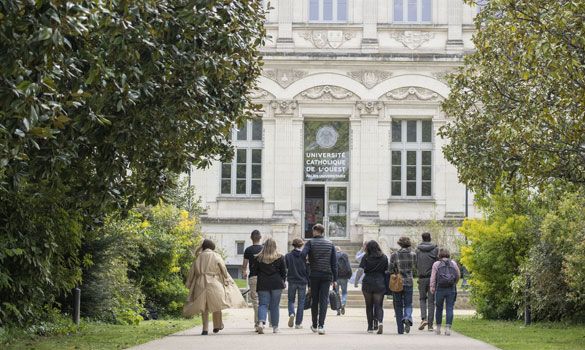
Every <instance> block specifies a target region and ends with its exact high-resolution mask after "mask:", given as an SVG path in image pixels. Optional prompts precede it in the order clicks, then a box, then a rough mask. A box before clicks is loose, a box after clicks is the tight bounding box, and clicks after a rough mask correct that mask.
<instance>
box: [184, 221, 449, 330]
mask: <svg viewBox="0 0 585 350" xmlns="http://www.w3.org/2000/svg"><path fill="white" fill-rule="evenodd" d="M324 232H325V228H324V227H323V225H321V224H316V225H315V226H314V227H313V238H312V239H311V240H308V241H306V242H304V241H303V240H301V239H298V238H297V239H294V240H293V242H292V246H293V249H292V251H290V252H289V253H287V254H286V255H285V254H282V253H280V252H279V250H278V247H277V244H276V241H275V240H274V239H272V238H267V239H266V240H265V241H264V242H263V243H261V240H262V236H261V234H260V232H259V231H258V230H254V231H253V232H252V234H251V236H250V238H251V240H252V245H251V246H249V247H247V248H246V249H245V251H244V262H243V265H242V272H243V276H244V278H247V279H248V285H249V288H250V290H249V297H250V299H251V301H252V305H253V308H254V328H255V330H256V332H257V333H258V334H264V333H265V331H266V327H267V326H268V327H272V332H273V333H279V332H280V330H279V319H280V299H281V296H282V291H283V290H284V289H285V288H286V287H287V284H288V326H289V327H291V328H292V327H294V328H295V329H301V328H303V326H302V324H303V314H304V309H305V298H306V296H307V295H309V296H310V297H311V327H310V328H311V330H312V331H313V332H314V333H318V334H321V335H323V334H325V319H326V316H327V308H328V305H329V294H330V288H333V290H336V291H337V293H338V294H339V293H340V292H339V291H340V290H341V293H340V294H341V298H340V299H341V303H340V306H339V307H338V315H340V314H344V313H345V305H346V302H347V286H348V283H349V282H352V283H353V284H354V285H355V286H356V287H357V286H358V284H360V283H361V285H362V293H363V295H364V300H365V304H366V318H367V324H368V326H367V332H369V333H373V332H376V333H377V334H383V331H384V327H383V321H384V307H383V303H384V299H385V295H389V294H390V295H392V299H393V305H394V311H395V315H396V321H397V325H398V329H397V330H398V333H399V334H404V333H409V332H410V328H411V327H412V326H413V318H412V309H413V308H412V297H413V288H414V276H415V275H417V276H418V287H419V293H420V306H421V318H422V321H421V324H420V326H419V330H424V329H425V328H428V330H429V331H433V330H435V332H436V334H441V325H442V313H443V307H444V305H445V308H446V326H445V334H446V335H450V334H451V325H452V324H453V308H454V304H455V299H456V296H457V287H456V286H457V282H458V280H459V278H460V272H459V268H458V266H457V263H455V262H454V261H453V260H451V259H450V253H449V251H448V250H447V249H444V248H442V249H439V248H438V247H437V246H436V245H435V244H433V243H431V235H430V234H429V233H423V235H422V240H423V242H422V243H421V244H419V245H418V246H417V247H416V249H413V247H412V246H411V245H412V244H411V240H410V239H409V238H408V237H401V238H400V239H399V240H398V242H397V243H398V245H399V246H400V249H399V250H398V251H396V252H393V253H392V254H391V255H390V257H388V256H387V255H385V254H384V253H383V251H382V249H381V247H380V245H379V244H378V242H376V241H374V240H372V241H368V242H366V243H364V246H363V248H362V250H360V252H358V254H357V255H356V259H357V260H358V261H359V269H358V270H357V271H356V272H355V273H352V269H351V265H350V263H349V257H348V256H347V254H346V253H344V252H342V251H341V250H340V249H339V248H337V249H336V247H335V245H334V244H333V243H332V242H331V241H330V240H329V239H327V238H325V237H324ZM214 249H215V245H214V244H213V242H211V241H210V240H208V239H206V240H204V241H203V244H202V245H201V247H200V248H199V249H198V252H197V254H196V259H195V261H194V263H193V266H192V268H191V272H190V273H189V278H188V280H187V287H188V288H189V290H190V293H189V298H188V301H187V304H186V305H185V307H184V314H185V315H187V316H191V315H197V314H201V315H202V320H203V331H202V334H203V335H207V334H208V330H209V313H212V315H213V317H212V319H213V332H214V333H217V332H219V331H220V330H222V329H223V323H222V319H221V310H223V309H226V308H236V307H242V306H243V305H245V304H246V303H245V301H244V299H243V297H242V295H241V293H240V292H239V289H237V287H236V285H235V283H234V281H233V279H232V278H231V277H230V276H229V274H228V273H227V269H226V267H225V263H224V262H223V259H222V258H221V257H220V256H219V254H217V253H216V252H215V251H214ZM391 275H396V276H400V280H401V282H402V283H401V288H400V290H394V291H390V290H389V279H390V276H391ZM433 317H434V318H435V320H434V321H435V322H433ZM433 323H435V328H433Z"/></svg>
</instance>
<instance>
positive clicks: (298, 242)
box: [292, 238, 305, 248]
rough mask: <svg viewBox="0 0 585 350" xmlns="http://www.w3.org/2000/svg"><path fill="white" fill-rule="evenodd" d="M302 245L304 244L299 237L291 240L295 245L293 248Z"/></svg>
mask: <svg viewBox="0 0 585 350" xmlns="http://www.w3.org/2000/svg"><path fill="white" fill-rule="evenodd" d="M303 245H305V242H303V240H302V239H300V238H295V239H293V241H292V246H293V247H295V248H300V247H302V246H303Z"/></svg>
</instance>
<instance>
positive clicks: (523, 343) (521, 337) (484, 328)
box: [453, 317, 585, 350]
mask: <svg viewBox="0 0 585 350" xmlns="http://www.w3.org/2000/svg"><path fill="white" fill-rule="evenodd" d="M453 329H454V330H455V331H457V332H459V333H461V334H465V335H466V336H469V337H471V338H475V339H479V340H481V341H484V342H486V343H489V344H492V345H494V346H496V347H498V348H500V349H503V350H534V349H538V350H583V349H585V324H577V325H569V324H565V323H535V324H532V325H531V326H528V327H526V326H524V323H523V322H520V321H488V320H482V319H478V318H475V317H460V318H457V319H456V320H455V322H453Z"/></svg>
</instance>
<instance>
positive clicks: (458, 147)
mask: <svg viewBox="0 0 585 350" xmlns="http://www.w3.org/2000/svg"><path fill="white" fill-rule="evenodd" d="M469 2H470V3H471V2H472V1H469ZM475 24H476V28H477V33H476V34H475V35H474V38H473V42H474V44H475V48H476V51H474V52H473V53H472V54H470V55H468V56H466V58H465V60H464V66H463V67H462V68H461V69H460V70H459V72H457V73H456V74H454V75H453V76H452V77H451V80H450V85H451V89H452V90H451V93H450V95H449V98H447V99H446V100H445V102H444V103H443V105H442V107H443V110H444V111H445V113H447V115H449V116H450V117H452V118H453V120H452V122H450V123H449V124H447V125H446V126H444V127H442V128H441V130H440V134H441V135H442V136H443V137H447V138H449V139H450V144H449V145H447V146H445V148H444V153H445V156H446V158H447V159H448V160H449V161H450V162H451V163H453V164H454V165H455V166H456V167H457V169H458V171H459V176H460V180H461V181H462V182H464V183H466V184H467V185H468V186H469V187H470V188H471V189H473V190H475V191H476V192H483V191H485V192H488V193H489V192H493V190H494V189H495V188H496V187H498V186H501V187H502V188H504V189H509V188H514V187H515V186H525V185H529V186H535V187H538V186H541V185H543V184H546V183H548V182H550V181H551V180H558V179H560V180H563V181H568V182H571V183H575V184H585V148H584V147H585V2H584V1H569V0H561V1H545V0H491V1H489V3H488V5H487V6H486V7H485V8H483V9H482V11H481V12H480V13H479V14H478V16H477V18H476V22H475Z"/></svg>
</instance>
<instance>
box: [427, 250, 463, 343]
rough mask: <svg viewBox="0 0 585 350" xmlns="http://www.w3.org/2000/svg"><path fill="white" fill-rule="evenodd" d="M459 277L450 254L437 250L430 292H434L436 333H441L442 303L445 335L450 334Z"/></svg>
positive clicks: (455, 264)
mask: <svg viewBox="0 0 585 350" xmlns="http://www.w3.org/2000/svg"><path fill="white" fill-rule="evenodd" d="M460 278H461V272H460V271H459V267H458V266H457V263H456V262H455V261H453V260H451V254H450V253H449V250H447V249H443V248H442V249H440V250H439V261H437V262H435V263H434V264H433V269H432V273H431V292H433V293H435V304H436V305H435V306H436V313H435V320H436V322H437V328H436V330H435V332H436V334H437V335H441V324H442V323H443V305H445V304H446V305H445V309H446V312H445V313H446V316H447V320H446V325H445V335H451V326H452V325H453V308H454V306H455V300H456V299H457V282H459V279H460Z"/></svg>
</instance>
